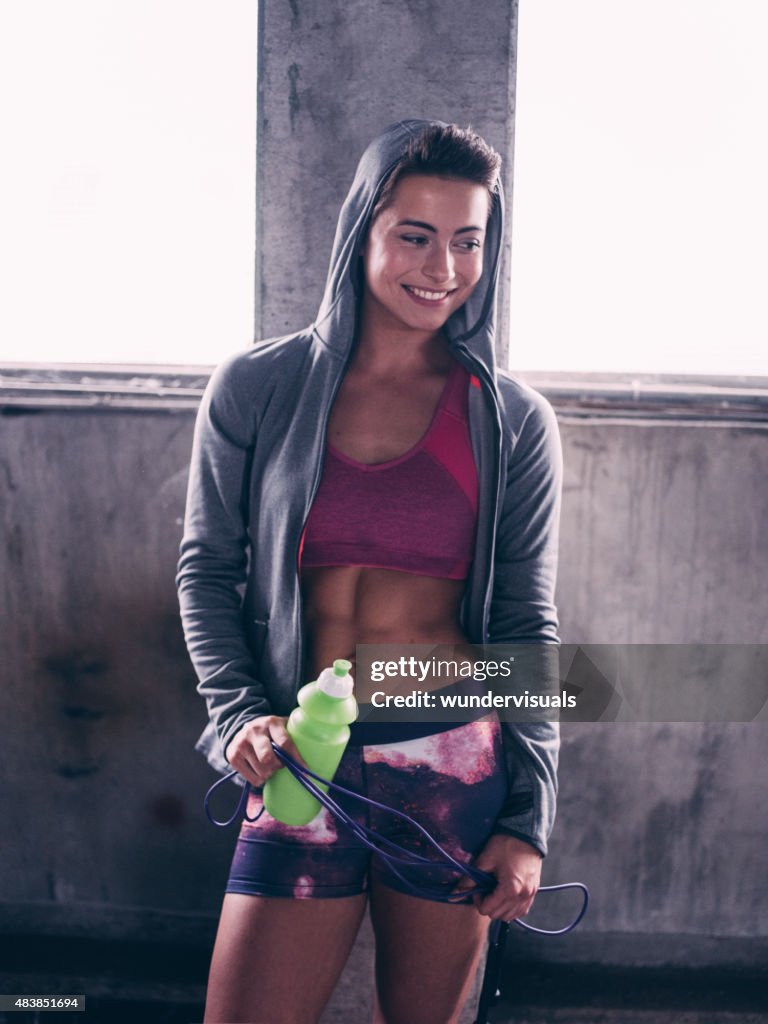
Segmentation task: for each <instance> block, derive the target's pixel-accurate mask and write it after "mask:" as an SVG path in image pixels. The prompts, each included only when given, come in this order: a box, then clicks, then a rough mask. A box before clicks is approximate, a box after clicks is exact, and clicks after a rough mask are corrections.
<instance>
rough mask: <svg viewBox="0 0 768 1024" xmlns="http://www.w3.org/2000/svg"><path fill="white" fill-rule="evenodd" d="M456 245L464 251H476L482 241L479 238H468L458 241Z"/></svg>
mask: <svg viewBox="0 0 768 1024" xmlns="http://www.w3.org/2000/svg"><path fill="white" fill-rule="evenodd" d="M456 245H457V248H459V249H463V250H464V252H476V251H477V250H478V249H479V248H480V246H481V242H480V241H479V240H478V239H477V238H467V239H463V240H462V241H461V242H457V243H456Z"/></svg>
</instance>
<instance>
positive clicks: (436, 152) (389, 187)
mask: <svg viewBox="0 0 768 1024" xmlns="http://www.w3.org/2000/svg"><path fill="white" fill-rule="evenodd" d="M500 169H501V157H500V156H499V154H498V153H497V152H496V150H495V149H493V147H492V146H489V145H488V143H487V142H486V141H485V139H483V138H481V137H480V136H479V135H478V134H477V132H474V131H473V130H472V129H471V128H459V126H458V125H456V124H432V125H429V126H428V127H427V128H425V129H424V130H423V131H422V132H420V133H419V134H418V135H414V136H413V137H412V138H411V139H410V141H409V143H408V146H407V148H406V150H405V152H404V153H403V155H402V156H401V157H400V159H399V160H398V161H397V163H396V164H395V166H394V167H393V168H392V170H391V171H390V172H389V175H388V177H387V178H386V179H385V181H384V184H383V186H382V188H381V192H380V193H379V197H378V199H377V200H376V205H375V206H374V208H373V213H372V214H371V223H373V221H374V220H375V219H376V218H377V217H378V215H379V214H380V213H381V211H382V210H384V209H386V207H387V206H389V204H390V203H391V202H392V196H393V193H394V191H395V189H396V188H397V184H398V182H399V181H401V180H402V179H403V178H405V177H409V176H411V175H416V174H422V175H427V174H429V175H435V176H436V177H440V178H460V179H463V180H465V181H473V182H475V183H476V184H478V185H485V187H486V188H487V189H488V192H489V193H490V194H493V189H494V187H495V185H496V182H497V181H498V178H499V171H500Z"/></svg>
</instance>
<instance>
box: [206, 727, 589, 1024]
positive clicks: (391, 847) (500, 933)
mask: <svg viewBox="0 0 768 1024" xmlns="http://www.w3.org/2000/svg"><path fill="white" fill-rule="evenodd" d="M272 749H273V750H274V752H275V754H276V755H277V757H278V758H279V760H280V761H281V762H282V763H283V765H284V766H285V767H286V768H287V769H288V771H289V772H290V773H291V775H293V777H294V778H295V779H296V780H297V781H298V782H299V783H300V784H301V785H302V786H303V787H304V788H305V789H306V790H307V791H308V792H309V793H310V794H311V795H312V796H313V797H314V798H315V799H316V800H317V801H318V802H319V803H320V804H321V805H322V806H323V807H325V808H326V809H327V810H328V811H330V813H331V814H332V815H333V817H334V818H336V820H337V821H339V822H340V823H341V824H342V825H344V826H345V828H347V829H348V830H349V831H350V832H352V834H353V835H354V836H356V837H357V839H358V840H359V841H360V843H361V844H362V845H363V846H365V847H366V848H367V849H369V850H370V851H371V852H372V853H373V854H375V855H376V856H377V857H378V858H379V859H380V860H382V861H383V862H384V863H385V864H386V865H387V867H388V868H389V870H390V871H391V872H392V874H393V875H395V877H396V878H397V879H399V881H400V882H401V883H402V885H403V886H404V887H405V889H406V891H408V892H410V893H412V894H413V895H414V896H419V897H422V898H423V899H429V900H434V901H436V902H439V903H459V902H464V901H465V900H466V898H467V897H469V896H474V895H486V894H487V893H490V892H492V891H493V889H494V888H495V887H496V878H495V876H494V875H492V874H490V873H489V872H487V871H481V870H480V869H479V868H476V867H473V866H472V865H471V864H463V863H462V862H461V861H458V860H456V859H455V858H454V857H453V856H451V854H450V853H449V852H448V851H447V850H445V849H444V848H443V847H442V846H441V845H440V844H439V843H438V842H437V840H436V839H434V838H433V837H432V836H431V835H430V834H429V832H427V830H426V829H425V828H423V827H422V826H421V825H420V824H419V823H418V822H417V821H415V820H414V819H413V818H411V817H409V815H407V814H405V813H404V812H402V811H398V810H395V808H394V807H387V806H386V804H381V803H379V802H378V801H377V800H372V799H370V798H369V797H367V796H363V795H362V793H356V792H354V790H351V789H346V788H345V787H344V786H340V785H338V783H336V782H332V781H331V780H329V779H324V778H323V777H322V776H320V775H317V774H315V772H313V771H310V769H309V768H305V767H303V766H302V765H300V764H298V762H297V761H295V760H294V759H293V758H292V757H291V756H290V754H288V753H286V751H285V750H283V748H282V747H280V746H278V745H277V744H276V743H272ZM237 774H238V773H237V772H236V771H232V772H230V773H229V774H228V775H225V776H224V777H223V778H221V779H219V780H218V782H215V783H214V784H213V785H212V786H211V788H210V789H209V790H208V792H207V793H206V794H205V799H204V801H203V805H204V807H205V813H206V816H207V818H208V820H209V821H210V822H211V824H212V825H217V826H218V827H220V828H226V827H227V826H229V825H231V824H233V822H234V821H235V819H236V818H238V817H239V816H240V815H241V814H242V817H243V818H244V819H245V821H248V822H255V821H258V819H259V818H260V817H261V815H262V814H263V813H264V807H263V806H262V808H261V810H260V811H259V813H258V814H257V815H256V816H255V817H253V818H250V817H249V816H248V810H247V805H248V794H249V792H250V790H251V789H252V788H253V787H252V786H251V784H250V783H249V782H247V781H246V783H245V786H244V787H243V792H242V794H241V796H240V801H239V803H238V805H237V807H236V808H235V811H234V814H233V815H232V817H231V818H228V819H227V820H226V821H218V820H217V819H216V818H214V817H213V815H212V814H211V812H210V808H209V803H210V799H211V797H212V795H213V793H214V792H215V791H216V790H217V789H218V788H219V786H221V785H223V784H224V783H225V782H228V781H229V780H230V779H231V778H233V777H234V776H235V775H237ZM317 783H321V784H322V785H323V786H328V787H329V788H330V789H332V790H334V791H335V792H337V793H342V794H344V796H346V797H348V798H350V799H352V800H358V801H360V802H361V803H365V804H368V805H369V806H370V807H374V808H375V809H376V810H378V811H382V812H384V813H386V814H391V815H393V816H394V817H397V818H400V819H401V820H402V821H405V822H407V823H408V824H409V825H410V826H411V827H412V828H414V829H415V830H416V831H417V832H419V833H420V834H421V835H422V836H423V837H424V839H425V840H426V841H427V842H428V843H429V845H430V846H431V847H432V848H433V849H434V850H435V852H436V854H437V859H435V858H431V857H425V856H423V855H422V854H419V853H415V852H414V851H412V850H408V849H406V848H405V847H403V846H400V845H399V844H398V843H395V842H393V841H392V840H391V839H387V837H386V836H382V835H380V834H379V833H378V832H376V831H375V830H374V829H372V828H369V827H368V826H366V825H362V824H360V822H357V821H355V820H354V819H353V818H352V817H350V815H349V814H348V813H347V812H346V811H345V810H344V809H343V807H341V806H340V805H339V804H338V803H337V801H336V800H334V799H333V797H332V796H330V794H329V793H326V792H324V791H323V790H322V789H320V788H319V786H318V785H317ZM406 867H407V868H411V869H412V868H426V867H429V868H431V869H433V870H434V869H435V868H438V869H440V868H443V869H445V870H446V871H451V872H454V873H455V872H458V873H459V874H461V875H464V876H465V877H466V878H469V879H471V880H472V882H474V886H473V887H472V888H471V889H465V890H463V891H461V892H452V893H450V892H449V893H446V892H444V891H443V890H442V889H440V888H437V887H435V886H430V885H428V884H423V885H422V884H418V885H417V884H415V883H413V882H412V881H411V880H410V879H408V878H406V877H405V875H404V874H403V873H402V869H403V868H406ZM564 889H579V890H580V891H581V893H582V896H583V902H582V905H581V908H580V910H579V912H578V914H577V915H576V917H575V918H574V919H573V920H572V921H571V922H570V924H567V925H566V926H565V927H564V928H556V929H547V928H537V927H535V926H534V925H532V924H528V923H527V922H525V921H521V920H520V918H518V917H516V918H514V923H515V924H516V925H518V926H519V927H520V928H524V929H525V930H526V931H529V932H536V933H537V934H538V935H565V934H566V932H570V931H572V930H573V929H574V928H575V927H576V925H577V924H578V923H579V921H581V919H582V918H583V917H584V914H585V913H586V912H587V905H588V903H589V890H588V889H587V887H586V885H584V884H583V883H582V882H565V883H563V884H561V885H542V886H540V888H539V890H538V891H539V892H560V891H562V890H564ZM508 931H509V922H507V921H500V920H499V921H493V922H492V923H491V927H490V930H489V934H488V956H487V958H486V963H485V973H484V976H483V982H482V985H481V989H480V1000H479V1003H478V1014H477V1019H476V1020H475V1024H487V1016H488V1010H489V1008H490V1007H491V1006H492V1005H493V1004H494V1003H495V1002H496V1001H497V999H498V998H499V996H500V992H499V987H498V986H499V977H500V974H501V966H502V954H503V952H504V945H505V942H506V938H507V933H508Z"/></svg>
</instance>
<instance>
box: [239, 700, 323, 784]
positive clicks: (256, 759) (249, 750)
mask: <svg viewBox="0 0 768 1024" xmlns="http://www.w3.org/2000/svg"><path fill="white" fill-rule="evenodd" d="M287 721H288V719H287V718H280V716H279V715H263V716H262V717H261V718H254V719H252V720H251V721H250V722H246V723H245V725H244V726H243V727H242V729H241V730H240V731H239V732H238V733H236V734H235V736H234V737H233V739H231V740H230V742H229V745H228V746H227V749H226V753H225V757H226V759H227V761H229V763H230V765H231V767H232V768H234V769H235V771H237V772H239V773H240V774H241V775H242V777H243V778H244V779H245V780H246V781H247V782H250V783H251V785H252V786H256V787H257V788H259V789H260V788H261V787H262V786H263V785H264V783H265V782H266V781H267V779H268V778H269V777H270V776H271V775H274V774H275V772H276V771H277V769H278V768H282V767H283V763H282V761H281V760H280V759H279V758H278V756H277V754H276V753H275V752H274V750H273V749H272V743H273V742H274V743H276V744H277V745H278V746H279V747H283V749H284V750H285V752H286V753H287V754H290V756H291V757H292V758H293V759H294V760H295V761H298V762H299V764H301V765H304V767H306V765H305V764H304V760H303V758H302V756H301V754H300V753H299V752H298V750H297V749H296V744H295V743H294V742H293V740H292V739H291V737H290V736H289V735H288V732H287V730H286V728H285V726H286V722H287Z"/></svg>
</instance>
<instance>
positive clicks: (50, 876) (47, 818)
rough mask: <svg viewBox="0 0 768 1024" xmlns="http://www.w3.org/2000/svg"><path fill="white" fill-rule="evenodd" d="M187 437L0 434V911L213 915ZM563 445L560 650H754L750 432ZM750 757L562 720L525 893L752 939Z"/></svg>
mask: <svg viewBox="0 0 768 1024" xmlns="http://www.w3.org/2000/svg"><path fill="white" fill-rule="evenodd" d="M192 423H193V417H192V415H191V414H188V413H175V414H164V413H160V412H158V413H151V412H144V413H116V412H113V413H97V412H93V413H89V412H59V413H43V414H29V415H15V416H12V417H3V419H2V435H3V445H2V456H0V467H1V468H2V480H3V488H4V492H5V497H4V500H3V503H2V513H1V514H2V523H3V528H2V537H3V544H2V566H1V567H0V581H1V582H0V595H2V620H3V624H4V625H3V630H2V639H1V642H2V654H1V655H0V672H2V687H0V702H2V716H3V721H4V722H5V723H6V728H5V730H4V736H3V787H2V801H3V806H2V818H3V822H4V825H5V830H6V835H7V836H8V837H9V839H10V841H6V842H4V844H3V848H2V854H0V856H1V857H2V872H0V904H4V905H5V907H6V911H7V910H8V908H9V907H10V906H11V905H18V904H27V903H43V904H45V903H49V904H54V905H57V906H59V907H68V908H71V910H72V912H73V913H74V914H75V915H77V912H78V907H79V906H81V905H83V904H101V905H103V907H104V908H117V907H134V908H135V907H146V908H162V909H165V910H167V911H184V912H190V911H194V912H200V913H214V912H215V911H216V909H217V907H218V902H219V900H220V897H221V891H222V885H223V880H224V876H225V873H226V870H227V866H228V858H229V856H230V851H231V843H232V835H231V833H227V834H225V833H220V832H218V831H217V830H215V829H213V828H212V827H211V826H209V825H208V823H207V822H206V820H205V819H204V817H203V815H202V808H201V798H202V794H203V793H204V791H205V789H206V788H207V786H208V785H209V784H210V782H211V781H213V776H212V775H211V773H210V771H209V769H208V768H207V766H206V765H205V763H204V761H203V760H202V759H201V758H200V756H199V755H198V754H196V753H195V752H194V751H193V749H192V746H193V743H194V740H195V739H196V737H197V735H198V733H199V731H200V730H201V729H202V727H203V725H204V722H205V711H204V707H203V703H202V701H201V700H200V698H199V697H198V696H197V694H196V692H195V679H194V676H193V673H192V670H191V668H190V666H189V665H188V663H187V659H186V655H185V651H184V647H183V641H182V635H181V629H180V625H179V622H178V617H177V604H176V596H175V589H174V584H173V576H174V567H175V559H176V551H177V545H178V541H179V538H180V531H181V517H182V514H183V506H184V494H185V481H186V467H187V461H188V455H189V448H190V445H191V433H192ZM561 429H562V433H563V439H564V448H565V464H566V489H565V498H564V510H563V529H562V538H561V552H562V555H561V559H562V562H561V573H560V580H559V586H558V604H559V607H560V609H561V615H562V625H563V628H562V633H563V640H564V641H565V642H567V643H591V644H595V643H619V642H640V641H643V642H655V641H657V640H658V641H661V642H666V643H690V642H693V641H700V640H710V641H714V642H718V643H756V642H761V641H762V642H765V641H766V637H765V621H764V615H763V614H762V609H764V607H765V593H764V590H765V586H766V584H765V579H764V577H763V576H762V574H761V572H760V565H761V564H764V561H765V550H764V544H765V541H764V537H763V536H762V535H761V533H760V531H759V530H758V529H757V524H758V523H759V522H760V521H765V517H766V514H768V488H767V487H766V481H765V476H764V474H763V473H762V471H761V469H760V466H761V465H763V464H764V463H765V459H766V455H767V454H768V452H767V449H768V431H765V430H761V429H754V428H743V427H727V426H720V427H714V426H710V427H707V428H704V427H700V426H681V425H667V426H661V425H656V426H653V427H644V426H642V425H632V426H622V427H617V426H614V425H601V424H599V423H598V424H589V423H583V424H577V423H573V422H570V423H565V424H563V425H562V428H561ZM705 441H706V445H704V442H705ZM688 466H695V467H696V471H695V472H693V471H689V470H688V469H687V468H686V467H688ZM674 467H676V469H674ZM675 474H676V475H675ZM638 478H639V479H641V480H645V481H648V482H649V483H648V484H647V485H646V486H638ZM654 481H657V483H656V484H654V483H653V482H654ZM681 509H684V510H687V511H686V512H685V515H684V522H683V515H682V514H681ZM587 524H589V525H587ZM692 538H693V539H692ZM643 550H645V552H646V556H644V557H641V556H640V552H642V551H643ZM713 591H716V596H713ZM761 717H763V718H764V715H763V716H761ZM765 740H766V725H765V722H764V721H763V722H760V721H758V722H734V723H730V724H726V723H721V722H703V723H698V724H697V723H668V724H665V723H656V724H645V723H636V722H601V723H597V724H594V723H593V724H571V725H566V726H564V745H563V753H562V769H561V798H560V811H559V817H558V821H557V824H556V828H555V833H554V835H553V839H552V852H551V856H550V858H549V859H548V861H547V863H546V871H545V874H546V878H547V879H548V880H550V881H556V880H559V879H564V878H580V879H583V880H585V881H587V882H589V883H591V885H592V888H593V907H592V911H591V913H590V916H589V919H588V921H587V922H585V924H584V926H583V927H584V930H585V931H590V932H595V933H599V932H622V933H637V934H641V933H649V934H653V933H656V934H669V935H674V934H680V933H686V934H691V935H701V936H707V935H712V934H716V935H721V936H733V937H747V936H758V935H760V934H761V933H762V934H764V932H765V928H766V925H767V924H768V921H766V919H765V914H766V908H765V905H764V902H762V901H761V900H760V899H759V898H758V897H759V892H760V886H761V885H762V879H763V873H762V872H761V870H760V865H761V864H762V863H763V857H764V836H765V834H766V828H768V821H767V820H766V814H767V813H768V811H767V809H766V803H765V800H764V798H763V796H764V793H765V791H766V784H768V767H767V765H766V758H765ZM233 795H234V794H233ZM229 799H230V800H231V796H230V797H229ZM226 800H227V797H226V795H225V802H226Z"/></svg>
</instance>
